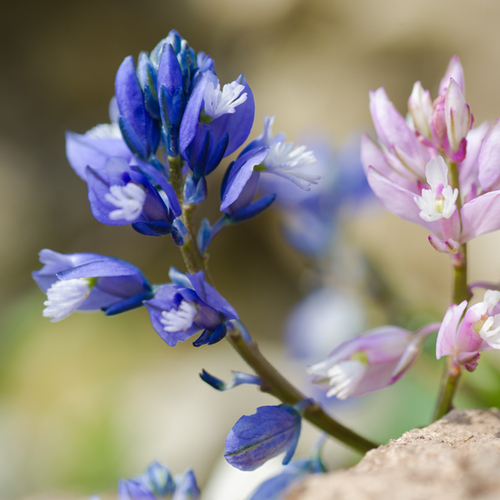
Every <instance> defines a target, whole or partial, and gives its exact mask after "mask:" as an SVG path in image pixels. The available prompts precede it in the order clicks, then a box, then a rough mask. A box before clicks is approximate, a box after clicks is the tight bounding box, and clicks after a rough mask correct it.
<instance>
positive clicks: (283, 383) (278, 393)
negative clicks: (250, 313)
mask: <svg viewBox="0 0 500 500" xmlns="http://www.w3.org/2000/svg"><path fill="white" fill-rule="evenodd" d="M227 338H228V340H229V342H230V344H231V345H232V346H233V347H234V349H235V350H236V352H237V353H238V354H239V355H240V356H241V357H242V358H243V360H244V361H246V363H247V364H248V365H249V366H250V367H251V368H252V369H253V370H254V371H255V373H256V374H257V375H258V376H259V377H260V379H261V380H262V386H261V390H262V391H263V392H268V393H269V394H272V395H273V396H275V397H276V398H278V399H279V400H280V401H282V402H283V403H288V404H290V405H294V404H296V403H298V402H299V401H302V400H303V399H305V398H306V397H305V396H304V395H303V394H302V393H301V392H300V391H299V390H298V389H296V388H295V387H294V386H293V385H292V384H290V382H288V380H287V379H286V378H284V377H283V375H281V373H279V372H278V371H277V370H276V368H274V366H273V365H271V363H269V361H268V360H267V359H266V358H265V357H264V356H263V355H262V353H261V352H260V350H259V347H258V345H257V344H256V343H255V342H251V343H247V342H246V341H245V340H244V339H243V338H242V336H241V334H240V332H239V331H237V330H234V331H232V332H229V333H228V335H227ZM304 418H305V419H306V420H308V421H309V422H310V423H312V424H313V425H315V426H316V427H318V428H319V429H321V430H322V431H324V432H326V433H327V434H329V435H330V436H332V437H334V438H336V439H338V440H339V441H341V442H342V443H344V444H346V445H347V446H350V447H351V448H353V449H354V450H356V451H358V452H359V453H363V454H364V453H366V452H367V451H369V450H371V449H373V448H376V447H377V446H378V445H376V444H375V443H372V442H371V441H369V440H367V439H365V438H364V437H362V436H360V435H358V434H356V433H355V432H354V431H352V430H351V429H348V428H347V427H344V426H343V425H342V424H340V423H339V422H337V421H336V420H334V419H333V418H331V417H330V416H329V415H328V414H326V413H325V412H324V411H323V409H322V408H321V406H320V405H319V404H317V403H315V404H313V405H311V406H309V407H308V408H307V409H306V411H305V413H304Z"/></svg>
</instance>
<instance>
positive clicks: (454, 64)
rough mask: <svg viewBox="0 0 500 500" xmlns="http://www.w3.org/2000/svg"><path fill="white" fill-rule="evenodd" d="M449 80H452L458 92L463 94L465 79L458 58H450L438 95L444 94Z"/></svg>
mask: <svg viewBox="0 0 500 500" xmlns="http://www.w3.org/2000/svg"><path fill="white" fill-rule="evenodd" d="M450 78H453V80H455V81H456V82H457V84H458V86H459V87H460V90H461V91H462V92H463V93H464V94H465V79H464V70H463V68H462V64H461V63H460V59H459V58H458V56H452V58H451V59H450V62H449V63H448V67H447V68H446V72H445V74H444V76H443V79H442V80H441V83H440V84H439V93H440V94H441V93H442V92H446V89H447V88H448V85H449V84H450Z"/></svg>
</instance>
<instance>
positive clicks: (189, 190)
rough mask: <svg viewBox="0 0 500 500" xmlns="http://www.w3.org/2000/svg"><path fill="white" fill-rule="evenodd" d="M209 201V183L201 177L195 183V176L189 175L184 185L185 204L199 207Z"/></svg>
mask: <svg viewBox="0 0 500 500" xmlns="http://www.w3.org/2000/svg"><path fill="white" fill-rule="evenodd" d="M206 199H207V181H206V180H205V177H201V178H200V179H199V180H198V182H195V181H194V179H193V175H192V174H191V173H189V174H188V175H187V177H186V182H185V184H184V202H185V203H186V204H187V205H199V204H200V203H203V202H204V201H205V200H206Z"/></svg>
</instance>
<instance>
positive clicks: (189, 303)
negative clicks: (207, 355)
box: [145, 268, 238, 346]
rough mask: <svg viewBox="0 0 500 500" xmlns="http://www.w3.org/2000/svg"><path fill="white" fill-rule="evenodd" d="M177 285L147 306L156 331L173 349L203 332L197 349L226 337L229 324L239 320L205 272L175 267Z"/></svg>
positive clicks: (166, 288)
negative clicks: (230, 321)
mask: <svg viewBox="0 0 500 500" xmlns="http://www.w3.org/2000/svg"><path fill="white" fill-rule="evenodd" d="M170 278H171V279H172V281H173V283H170V284H167V285H162V286H160V287H159V288H158V289H157V290H156V292H155V295H154V297H153V298H151V299H150V300H147V301H146V302H145V305H146V307H147V309H148V311H149V315H150V317H151V322H152V324H153V328H154V329H155V330H156V332H157V333H158V334H159V335H160V337H161V338H162V339H163V340H164V341H165V342H166V343H167V344H168V345H170V346H175V345H176V344H177V342H183V341H184V340H187V339H188V338H189V337H191V336H193V335H194V334H195V333H198V332H200V331H202V334H201V336H200V337H199V338H198V339H197V340H196V341H195V342H194V345H195V346H200V345H203V344H214V343H216V342H219V341H220V340H222V338H224V336H225V335H226V332H227V326H226V321H228V320H231V319H237V318H238V314H237V312H236V311H235V310H234V309H233V307H232V306H231V305H230V304H229V303H228V302H227V301H226V300H225V299H224V298H223V297H222V296H221V295H220V294H219V293H218V292H217V291H216V290H215V288H213V287H212V286H211V285H209V284H208V283H207V282H206V280H205V274H204V272H203V271H199V272H198V273H196V274H182V273H180V272H179V271H177V270H176V269H174V268H172V269H171V271H170Z"/></svg>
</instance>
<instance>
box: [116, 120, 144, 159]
mask: <svg viewBox="0 0 500 500" xmlns="http://www.w3.org/2000/svg"><path fill="white" fill-rule="evenodd" d="M118 125H119V126H120V131H121V133H122V136H123V140H124V141H125V142H126V143H127V146H128V147H129V149H130V151H132V153H134V154H135V155H138V156H140V157H141V158H143V159H144V160H145V159H146V158H147V157H148V153H147V150H146V147H145V146H144V144H143V143H142V142H141V140H140V139H139V136H138V135H137V134H136V133H135V130H134V129H133V127H132V126H131V125H130V123H129V122H128V121H127V120H126V119H125V118H123V116H120V118H118Z"/></svg>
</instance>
